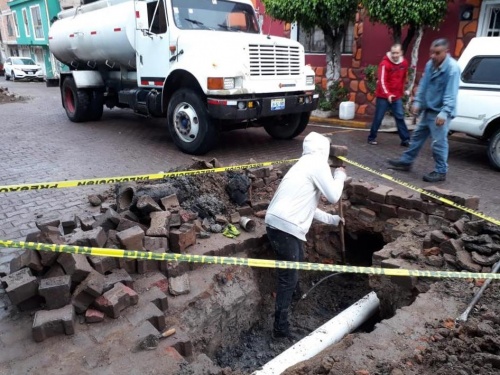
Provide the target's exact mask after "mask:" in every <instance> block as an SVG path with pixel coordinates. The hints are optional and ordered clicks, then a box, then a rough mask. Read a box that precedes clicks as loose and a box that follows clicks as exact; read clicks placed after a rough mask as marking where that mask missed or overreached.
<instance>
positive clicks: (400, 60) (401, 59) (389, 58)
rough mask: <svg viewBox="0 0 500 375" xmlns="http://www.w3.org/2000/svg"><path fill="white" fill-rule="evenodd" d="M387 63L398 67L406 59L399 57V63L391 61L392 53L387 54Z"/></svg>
mask: <svg viewBox="0 0 500 375" xmlns="http://www.w3.org/2000/svg"><path fill="white" fill-rule="evenodd" d="M384 58H385V59H386V60H387V61H389V62H390V63H391V64H396V65H399V64H401V63H402V62H403V61H404V59H405V58H404V57H403V56H399V60H398V61H392V59H391V53H390V52H387V53H386V54H385V57H384Z"/></svg>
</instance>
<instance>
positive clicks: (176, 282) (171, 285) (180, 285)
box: [168, 273, 191, 296]
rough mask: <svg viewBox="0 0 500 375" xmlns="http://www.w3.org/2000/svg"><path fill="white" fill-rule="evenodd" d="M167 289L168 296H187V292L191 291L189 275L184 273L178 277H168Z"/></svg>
mask: <svg viewBox="0 0 500 375" xmlns="http://www.w3.org/2000/svg"><path fill="white" fill-rule="evenodd" d="M168 289H169V292H170V294H171V295H173V296H179V295H182V294H189V292H190V291H191V286H190V283H189V275H188V274H187V273H185V274H183V275H181V276H178V277H169V278H168Z"/></svg>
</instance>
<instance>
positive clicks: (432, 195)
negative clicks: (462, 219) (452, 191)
mask: <svg viewBox="0 0 500 375" xmlns="http://www.w3.org/2000/svg"><path fill="white" fill-rule="evenodd" d="M338 158H339V159H340V160H343V161H345V162H346V163H349V164H352V165H354V166H356V167H358V168H361V169H363V170H365V171H367V172H370V173H373V174H376V175H377V176H380V177H382V178H385V179H386V180H389V181H392V182H395V183H396V184H399V185H402V186H404V187H407V188H408V189H411V190H413V191H416V192H417V193H420V194H423V195H426V196H428V197H431V198H434V199H435V200H438V201H440V202H442V203H444V204H447V205H448V206H451V207H454V208H458V209H459V210H462V211H465V212H467V213H469V214H472V215H474V216H477V217H479V218H481V219H483V220H486V221H489V222H490V223H493V224H496V225H500V220H498V219H495V218H493V217H491V216H487V215H485V214H483V213H481V212H477V211H475V210H473V209H471V208H468V207H465V206H462V205H460V204H457V203H455V202H453V201H451V200H449V199H446V198H443V197H441V196H439V195H437V194H434V193H431V192H429V191H427V190H424V189H422V188H419V187H418V186H414V185H412V184H410V183H408V182H405V181H402V180H400V179H398V178H396V177H392V176H389V175H388V174H385V173H382V172H379V171H376V170H375V169H372V168H370V167H367V166H365V165H363V164H359V163H357V162H355V161H352V160H349V159H347V158H346V157H344V156H338Z"/></svg>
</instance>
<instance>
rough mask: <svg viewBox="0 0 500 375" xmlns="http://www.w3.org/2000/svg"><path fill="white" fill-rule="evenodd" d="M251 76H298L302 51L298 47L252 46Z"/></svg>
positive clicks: (250, 49) (250, 51) (250, 52)
mask: <svg viewBox="0 0 500 375" xmlns="http://www.w3.org/2000/svg"><path fill="white" fill-rule="evenodd" d="M249 54H250V75H251V76H296V75H299V74H300V50H299V47H296V46H279V45H273V44H250V45H249Z"/></svg>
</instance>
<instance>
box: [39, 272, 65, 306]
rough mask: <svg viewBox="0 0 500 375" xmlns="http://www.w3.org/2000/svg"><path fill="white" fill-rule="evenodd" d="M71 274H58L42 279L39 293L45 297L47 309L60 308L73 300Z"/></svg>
mask: <svg viewBox="0 0 500 375" xmlns="http://www.w3.org/2000/svg"><path fill="white" fill-rule="evenodd" d="M70 289H71V276H69V275H64V276H57V277H51V278H47V279H42V280H40V286H39V287H38V294H40V295H41V296H42V297H43V298H45V308H46V309H47V310H54V309H60V308H61V307H64V306H66V305H68V304H69V303H70V302H71V292H70Z"/></svg>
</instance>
